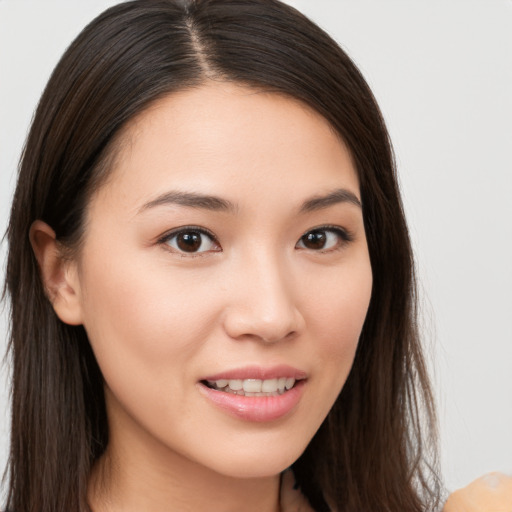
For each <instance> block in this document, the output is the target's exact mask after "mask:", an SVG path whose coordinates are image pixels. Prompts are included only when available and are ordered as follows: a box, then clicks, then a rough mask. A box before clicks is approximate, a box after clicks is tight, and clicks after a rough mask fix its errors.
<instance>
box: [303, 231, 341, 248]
mask: <svg viewBox="0 0 512 512" xmlns="http://www.w3.org/2000/svg"><path fill="white" fill-rule="evenodd" d="M349 241H350V236H349V235H348V233H346V232H345V231H344V230H342V229H340V228H322V229H313V230H311V231H308V232H307V233H305V234H304V235H302V236H301V237H300V240H299V241H298V242H297V246H296V247H297V248H299V249H309V250H310V251H328V250H330V249H336V248H338V247H339V246H341V245H342V244H343V243H345V242H349Z"/></svg>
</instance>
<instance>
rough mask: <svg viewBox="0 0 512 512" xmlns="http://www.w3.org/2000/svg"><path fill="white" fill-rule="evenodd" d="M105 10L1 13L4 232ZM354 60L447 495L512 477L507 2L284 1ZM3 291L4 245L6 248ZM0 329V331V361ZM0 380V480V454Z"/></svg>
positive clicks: (31, 8) (511, 128) (51, 3)
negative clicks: (402, 249) (384, 152)
mask: <svg viewBox="0 0 512 512" xmlns="http://www.w3.org/2000/svg"><path fill="white" fill-rule="evenodd" d="M115 3H117V2H116V1H107V0H81V1H77V0H60V1H57V0H30V1H29V0H0V231H1V232H2V233H3V232H4V231H5V227H6V223H7V218H8V211H9V202H10V198H11V195H12V192H13V189H14V184H15V172H16V165H17V160H18V157H19V154H20V151H21V147H22V144H23V141H24V138H25V136H26V133H27V129H28V126H29V124H30V120H31V116H32V113H33V111H34V108H35V106H36V103H37V101H38V98H39V96H40V94H41V92H42V89H43V87H44V85H45V83H46V81H47V79H48V77H49V74H50V72H51V71H52V69H53V67H54V66H55V64H56V63H57V60H58V58H59V57H60V55H61V54H62V52H63V51H64V50H65V48H66V47H67V45H68V44H69V43H70V41H71V40H72V39H73V38H74V37H75V36H76V35H77V34H78V32H79V31H80V30H81V29H82V28H83V27H84V26H85V24H86V23H87V22H88V21H90V20H91V19H92V18H93V17H94V16H95V15H97V14H99V13H100V12H101V11H102V10H104V9H105V8H106V7H108V6H110V5H113V4H115ZM289 3H291V4H292V5H294V6H296V7H298V8H299V9H300V10H302V11H303V12H304V13H306V14H307V15H309V16H310V17H311V18H312V19H313V20H315V21H316V22H317V23H318V24H320V25H321V26H322V27H323V28H324V29H325V30H327V31H328V32H329V33H330V34H331V35H332V36H333V37H334V38H335V39H336V40H337V41H338V42H339V43H340V44H341V46H342V47H343V48H344V49H345V50H346V51H347V52H348V53H349V55H350V56H351V57H352V58H353V59H354V60H355V62H356V63H357V64H358V66H359V67H360V69H361V70H362V72H363V74H364V75H365V77H366V78H367V80H368V82H369V84H370V86H371V87H372V89H373V91H374V93H375V95H376V97H377V100H378V101H379V103H380V106H381V108H382V111H383V113H384V117H385V119H386V121H387V124H388V128H389V130H390V133H391V138H392V140H393V143H394V146H395V150H396V156H397V161H398V168H399V174H400V181H401V185H402V190H403V194H404V202H405V207H406V212H407V216H408V221H409V226H410V230H411V236H412V239H413V244H414V248H415V252H416V258H417V265H418V277H419V281H420V295H421V304H422V315H423V320H422V331H423V334H424V338H425V346H426V350H427V353H428V356H429V360H430V364H431V367H432V372H433V380H434V385H435V391H436V396H437V400H438V409H439V420H440V432H441V448H442V450H441V452H442V453H441V454H442V464H443V475H444V478H445V482H446V485H447V486H448V488H451V489H453V488H455V487H459V486H461V485H464V484H465V483H467V482H469V481H470V480H472V479H474V478H476V477H477V476H478V475H480V474H482V473H484V472H487V471H491V470H501V471H507V472H509V473H512V1H511V0H478V1H476V0H458V1H457V0H400V1H399V0H385V1H383V0H373V1H370V0H357V1H356V0H302V1H300V0H297V1H293V0H290V1H289ZM0 251H1V252H0V263H1V265H2V267H1V268H2V271H1V274H0V275H1V276H2V277H3V272H4V270H3V269H4V265H5V263H4V262H5V252H6V247H5V244H3V245H2V247H1V249H0ZM5 338H6V315H5V313H4V314H3V315H2V316H0V351H1V352H2V353H3V352H4V351H5ZM7 374H8V368H7V366H6V365H4V366H3V367H2V369H1V373H0V470H1V469H3V466H4V465H5V461H6V458H7V446H8V428H9V427H8V416H9V406H8V391H7V377H6V376H7Z"/></svg>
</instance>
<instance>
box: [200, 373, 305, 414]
mask: <svg viewBox="0 0 512 512" xmlns="http://www.w3.org/2000/svg"><path fill="white" fill-rule="evenodd" d="M280 377H287V378H294V379H296V383H295V386H294V387H293V388H292V389H290V390H288V391H286V392H285V393H283V394H282V395H278V396H242V395H235V394H232V393H226V392H224V391H218V390H216V389H212V388H209V387H208V386H206V385H204V384H202V383H199V390H200V392H201V393H202V394H203V396H205V397H206V398H207V399H208V400H209V401H211V402H212V403H213V404H214V405H215V406H217V407H219V408H220V409H222V410H224V411H225V412H227V413H228V414H230V415H232V416H235V417H237V418H239V419H242V420H246V421H253V422H269V421H275V420H277V419H279V418H282V417H283V416H285V415H286V414H288V413H289V412H291V411H292V410H293V409H294V408H295V407H296V406H297V404H298V403H299V401H300V398H301V397H302V393H303V391H304V387H305V385H306V380H305V379H306V373H305V372H303V371H300V370H297V369H296V368H292V367H291V366H286V365H281V366H273V367H271V368H262V367H256V366H253V367H246V368H240V369H237V370H229V371H225V372H221V373H217V374H215V375H209V376H208V377H205V378H204V379H202V381H206V380H209V381H215V380H221V379H227V380H231V379H240V380H245V379H260V380H265V379H275V378H280Z"/></svg>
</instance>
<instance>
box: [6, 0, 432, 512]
mask: <svg viewBox="0 0 512 512" xmlns="http://www.w3.org/2000/svg"><path fill="white" fill-rule="evenodd" d="M208 79H213V80H224V81H232V82H236V83H240V84H245V85H249V86H252V87H256V88H258V89H263V90H266V91H275V92H278V93H281V94H286V95H288V96H290V97H293V98H296V99H298V100H300V101H302V102H304V103H306V104H308V105H309V106H311V107H312V108H313V109H315V110H316V111H317V112H319V113H320V114H321V115H322V116H324V117H325V118H326V119H327V120H328V121H329V122H330V123H331V125H332V126H333V128H334V129H335V130H336V131H337V132H338V133H339V134H340V136H341V137H342V138H343V140H344V141H345V142H346V144H347V145H348V147H349V149H350V151H351V154H352V157H353V160H354V163H355V165H356V168H357V172H358V175H359V180H360V188H361V197H362V202H363V216H364V223H365V229H366V234H367V240H368V247H369V252H370V258H371V265H372V272H373V280H374V281H373V290H372V297H371V302H370V307H369V311H368V315H367V318H366V321H365V324H364V327H363V331H362V334H361V338H360V342H359V346H358V350H357V354H356V358H355V361H354V365H353V368H352V371H351V373H350V375H349V377H348V380H347V382H346V384H345V386H344V388H343V390H342V392H341V394H340V395H339V397H338V399H337V401H336V403H335V405H334V407H333V408H332V410H331V411H330V413H329V415H328V417H327V418H326V420H325V421H324V422H323V424H322V425H321V427H320V429H319V431H318V432H317V434H316V435H315V437H314V438H313V440H312V441H311V443H310V444H309V446H308V447H307V449H306V450H305V452H304V453H303V455H302V456H301V457H300V458H299V459H298V460H297V461H296V462H295V464H294V465H293V469H294V473H295V476H296V480H297V483H298V485H299V486H300V487H301V489H302V491H303V493H304V494H305V495H306V496H307V498H308V499H309V500H310V502H311V504H312V506H313V507H314V508H315V509H316V510H318V511H327V510H330V509H334V510H336V511H339V512H342V511H343V512H361V511H365V512H370V511H379V512H386V511H389V512H398V511H407V512H420V511H422V512H423V511H426V510H434V509H435V508H436V507H437V505H438V501H439V491H440V489H439V481H438V479H437V476H436V471H435V468H436V465H435V462H436V459H435V416H434V409H433V405H432V404H433V401H432V394H431V390H430V387H429V383H428V379H427V375H426V371H425V364H424V359H423V355H422V350H421V346H420V342H419V338H418V332H417V324H416V306H415V304H416V295H415V280H414V262H413V257H412V253H411V247H410V241H409V237H408V232H407V226H406V223H405V219H404V214H403V208H402V203H401V200H400V195H399V190H398V186H397V179H396V172H395V165H394V159H393V153H392V148H391V144H390V141H389V137H388V133H387V131H386V128H385V125H384V122H383V119H382V116H381V114H380V111H379V108H378V106H377V104H376V102H375V99H374V97H373V95H372V93H371V91H370V89H369V87H368V85H367V84H366V82H365V80H364V79H363V77H362V76H361V74H360V72H359V71H358V69H357V68H356V66H355V65H354V64H353V63H352V61H351V60H350V59H349V57H348V56H347V55H346V54H345V53H344V52H343V51H342V50H341V49H340V48H339V46H338V45H337V44H336V43H335V42H334V41H333V40H332V39H331V38H330V37H329V36H328V35H327V34H326V33H325V32H323V31H322V30H321V29H320V28H318V27H317V26H316V25H314V24H313V23H312V22H311V21H309V20H308V19H307V18H305V17H304V16H303V15H301V14H300V13H299V12H297V11H296V10H294V9H293V8H291V7H289V6H287V5H284V4H282V3H280V2H278V1H277V0H195V1H194V0H181V1H179V0H136V1H132V2H127V3H123V4H120V5H118V6H116V7H113V8H111V9H109V10H107V11H105V12H104V13H103V14H102V15H100V16H99V17H98V18H96V19H95V20H94V21H93V22H91V23H90V24H89V25H88V26H87V27H86V28H85V29H84V30H83V32H82V33H81V34H80V35H79V36H78V37H77V39H76V40H75V41H74V42H73V43H72V44H71V46H70V47H69V48H68V50H67V51H66V53H65V54H64V56H63V57H62V59H61V61H60V62H59V64H58V65H57V67H56V69H55V71H54V72H53V75H52V76H51V78H50V81H49V83H48V85H47V87H46V89H45V91H44V93H43V96H42V98H41V100H40V103H39V106H38V108H37V111H36V114H35V117H34V121H33V124H32V127H31V130H30V133H29V136H28V139H27V142H26V145H25V148H24V152H23V155H22V159H21V163H20V168H19V177H18V183H17V187H16V192H15V196H14V201H13V205H12V212H11V218H10V223H9V226H8V231H7V236H8V242H9V254H8V262H7V273H6V276H7V277H6V287H5V293H6V295H8V296H9V297H10V305H11V329H10V343H9V349H10V356H11V358H12V372H13V383H12V433H11V448H10V459H9V466H8V477H9V487H8V502H7V509H8V510H9V511H12V512H49V511H52V512H57V511H59V512H85V511H87V510H88V506H87V503H86V489H87V484H88V477H89V474H90V470H91V467H92V465H93V464H94V462H95V461H96V460H97V459H98V458H99V457H100V455H101V454H102V453H103V451H104V450H105V447H106V446H107V443H108V432H107V420H106V413H105V403H104V396H103V382H102V376H101V372H100V370H99V368H98V365H97V363H96V361H95V359H94V356H93V354H92V351H91V348H90V345H89V343H88V340H87V336H86V334H85V331H84V329H83V328H82V327H81V326H78V327H76V326H69V325H66V324H64V323H62V322H61V321H60V320H59V319H58V318H57V316H56V315H55V313H54V311H53V309H52V306H51V304H50V302H49V300H48V299H47V297H46V295H45V291H44V287H43V285H42V283H41V279H40V276H39V271H38V267H37V263H36V260H35V258H34V255H33V253H32V250H31V247H30V243H29V240H28V232H29V228H30V226H31V224H32V222H33V221H34V220H36V219H42V220H44V221H45V222H46V223H48V224H49V225H50V226H52V228H53V229H54V230H55V232H56V236H57V239H58V241H59V243H60V244H61V245H62V246H63V247H67V248H69V249H71V250H73V249H77V248H78V247H79V245H80V240H81V236H82V233H83V230H84V213H85V209H86V207H87V204H88V200H89V198H90V196H91V194H92V193H93V192H94V191H95V190H96V189H97V188H98V186H100V185H101V183H102V181H103V180H104V179H105V177H106V176H107V175H108V172H109V168H110V163H111V160H112V157H113V156H114V155H115V152H116V149H118V146H119V141H118V140H117V139H118V138H119V137H118V136H119V134H120V133H121V128H122V127H123V126H124V125H125V124H126V123H127V122H128V121H129V120H130V119H132V118H133V116H135V115H136V114H138V113H139V112H141V111H142V110H143V109H145V108H147V107H148V105H149V104H150V103H151V102H154V101H155V100H156V99H157V98H159V97H161V96H162V95H165V94H169V93H172V92H173V91H178V90H182V89H184V88H190V87H195V86H198V85H200V84H202V83H204V82H205V81H206V80H208Z"/></svg>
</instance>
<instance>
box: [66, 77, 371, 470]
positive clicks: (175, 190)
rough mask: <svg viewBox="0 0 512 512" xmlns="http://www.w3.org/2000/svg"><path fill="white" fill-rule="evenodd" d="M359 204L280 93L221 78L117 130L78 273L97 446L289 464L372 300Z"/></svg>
mask: <svg viewBox="0 0 512 512" xmlns="http://www.w3.org/2000/svg"><path fill="white" fill-rule="evenodd" d="M359 198H360V194H359V184H358V179H357V176H356V172H355V170H354V166H353V163H352V161H351V158H350V154H349V152H348V150H347V148H346V147H345V145H344V144H343V143H342V142H341V141H340V139H339V138H338V137H337V136H336V135H335V134H334V133H333V131H332V130H331V129H330V127H329V125H328V124H327V122H326V121H325V120H324V119H323V118H322V117H321V116H320V115H319V114H317V113H315V112H313V111H311V110H310V109H309V108H307V107H305V106H304V105H302V104H300V103H298V102H297V101H294V100H291V99H289V98H286V97H283V96H279V95H276V94H271V93H262V92H257V91H255V90H252V89H248V88H243V87H239V86H235V85H230V84H225V83H220V84H215V85H208V86H203V87H200V88H195V89H191V90H188V91H183V92H180V93H176V94H172V95H170V96H168V97H166V98H164V99H161V100H159V101H158V102H156V103H155V104H154V105H153V106H152V107H151V108H149V109H148V110H147V111H145V112H144V113H143V114H141V115H140V116H139V117H138V118H137V119H135V120H134V121H132V122H131V124H130V125H129V126H128V127H127V130H126V133H125V134H124V135H123V137H122V144H121V149H120V154H119V156H118V158H117V161H116V163H115V165H114V168H113V171H112V174H111V175H110V177H109V179H108V180H107V182H106V183H105V184H104V185H103V186H102V187H101V188H100V189H99V191H98V192H97V193H96V194H95V195H94V196H93V198H92V200H91V203H90V205H89V209H88V219H87V220H88V223H87V226H86V234H85V241H84V245H83V249H82V252H81V254H80V258H79V260H78V262H77V263H76V265H77V272H76V290H77V293H78V297H79V308H80V317H81V320H82V322H83V324H84V326H85V329H86V331H87V333H88V336H89V339H90V342H91V345H92V347H93V350H94V353H95V355H96V358H97V360H98V363H99V365H100V368H101V370H102V372H103V375H104V378H105V391H106V401H107V412H108V417H109V425H110V429H111V432H110V443H111V445H110V446H111V448H110V449H118V450H122V449H123V447H125V448H127V449H128V450H129V451H130V453H132V454H140V457H141V459H142V458H144V459H145V460H147V459H151V458H153V459H154V460H158V461H166V460H181V461H182V462H183V463H185V462H191V463H194V464H199V465H200V466H201V467H203V468H207V469H211V470H214V471H216V472H218V473H221V474H224V475H230V476H244V477H251V476H252V477H257V476H268V475H274V474H277V473H279V472H280V471H282V470H283V469H284V468H286V467H287V466H289V465H290V464H291V463H292V462H294V461H295V460H296V459H297V458H298V457H299V456H300V454H301V453H302V451H303V450H304V449H305V447H306V445H307V444H308V443H309V441H310V440H311V438H312V436H313V435H314V433H315V432H316V430H317V429H318V427H319V426H320V424H321V423H322V421H323V420H324V418H325V416H326V415H327V413H328V411H329V409H330V408H331V406H332V405H333V403H334V401H335V400H336V397H337V396H338V394H339V393H340V390H341V389H342V387H343V384H344V382H345V380H346V378H347V375H348V373H349V371H350V368H351V365H352V362H353V359H354V353H355V350H356V347H357V343H358V338H359V335H360V332H361V328H362V325H363V321H364V319H365V315H366V311H367V308H368V303H369V300H370V293H371V288H372V273H371V268H370V262H369V257H368V248H367V243H366V238H365V231H364V226H363V217H362V212H361V206H360V204H359ZM288 388H291V389H288ZM246 393H247V394H246ZM252 393H257V395H252ZM116 447H117V448H116ZM136 456H138V455H136Z"/></svg>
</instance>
